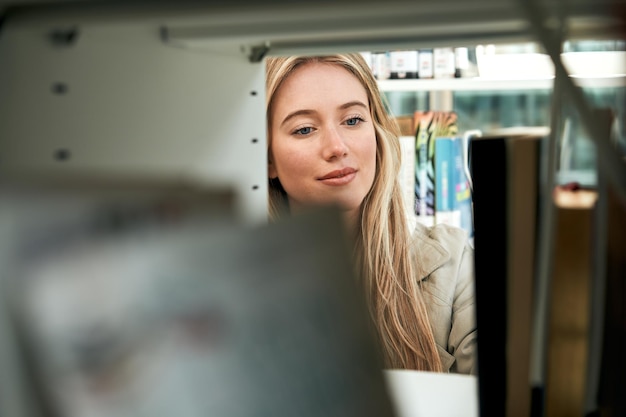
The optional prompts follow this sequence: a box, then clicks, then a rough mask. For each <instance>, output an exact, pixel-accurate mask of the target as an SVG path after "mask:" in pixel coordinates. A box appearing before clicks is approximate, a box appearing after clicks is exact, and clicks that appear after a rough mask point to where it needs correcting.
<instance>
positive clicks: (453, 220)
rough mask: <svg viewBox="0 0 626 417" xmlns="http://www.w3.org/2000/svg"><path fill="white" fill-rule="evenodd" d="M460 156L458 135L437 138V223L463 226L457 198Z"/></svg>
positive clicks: (435, 157)
mask: <svg viewBox="0 0 626 417" xmlns="http://www.w3.org/2000/svg"><path fill="white" fill-rule="evenodd" d="M458 158H459V155H458V152H457V138H456V137H449V136H439V137H437V138H435V155H434V159H435V162H434V164H435V223H445V224H449V225H452V226H455V227H461V210H460V207H459V206H458V205H457V200H456V188H457V187H456V185H457V184H456V182H457V180H458V178H459V174H458V172H457V170H458V169H460V163H457V159H458ZM459 162H460V161H459Z"/></svg>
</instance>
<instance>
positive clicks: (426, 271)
mask: <svg viewBox="0 0 626 417" xmlns="http://www.w3.org/2000/svg"><path fill="white" fill-rule="evenodd" d="M413 256H414V257H415V260H416V263H415V265H416V272H417V274H418V277H419V281H423V280H425V279H426V278H428V276H429V275H430V274H432V273H433V271H435V270H436V269H438V268H439V267H440V266H441V265H443V264H444V263H446V262H447V261H448V260H449V259H450V253H449V252H448V251H447V250H446V249H445V248H444V247H443V246H442V245H441V244H440V243H439V242H438V240H437V229H436V228H429V227H427V226H425V225H423V224H421V223H417V224H416V225H415V232H414V233H413Z"/></svg>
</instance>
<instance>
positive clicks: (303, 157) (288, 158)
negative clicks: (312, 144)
mask: <svg viewBox="0 0 626 417" xmlns="http://www.w3.org/2000/svg"><path fill="white" fill-rule="evenodd" d="M272 155H273V160H274V168H275V172H276V174H277V175H278V177H280V178H281V182H283V181H284V180H286V179H288V178H291V177H297V176H298V175H300V174H302V173H304V172H306V171H307V169H308V164H309V163H310V156H309V155H311V153H310V152H308V151H307V150H306V149H302V147H301V146H288V145H286V144H285V143H284V142H280V140H279V141H277V142H276V143H275V144H274V147H273V150H272Z"/></svg>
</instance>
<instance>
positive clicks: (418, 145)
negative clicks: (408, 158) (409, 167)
mask: <svg viewBox="0 0 626 417" xmlns="http://www.w3.org/2000/svg"><path fill="white" fill-rule="evenodd" d="M414 123H415V214H416V218H417V220H418V221H419V222H421V223H423V224H426V225H427V226H431V225H433V224H434V223H435V167H434V155H435V138H437V137H439V136H456V134H457V133H458V125H457V114H456V113H455V112H452V111H416V112H415V114H414Z"/></svg>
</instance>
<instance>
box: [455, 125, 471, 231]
mask: <svg viewBox="0 0 626 417" xmlns="http://www.w3.org/2000/svg"><path fill="white" fill-rule="evenodd" d="M464 147H465V141H464V140H463V138H462V137H456V138H455V139H454V160H455V162H454V163H455V165H454V174H455V179H454V187H455V189H454V205H455V207H456V209H457V210H458V212H459V226H460V227H461V228H462V229H465V230H466V231H467V233H468V236H469V238H470V242H473V237H474V215H473V212H472V192H471V188H470V182H469V178H468V177H467V174H466V171H465V166H466V161H465V158H466V152H465V149H464Z"/></svg>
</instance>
